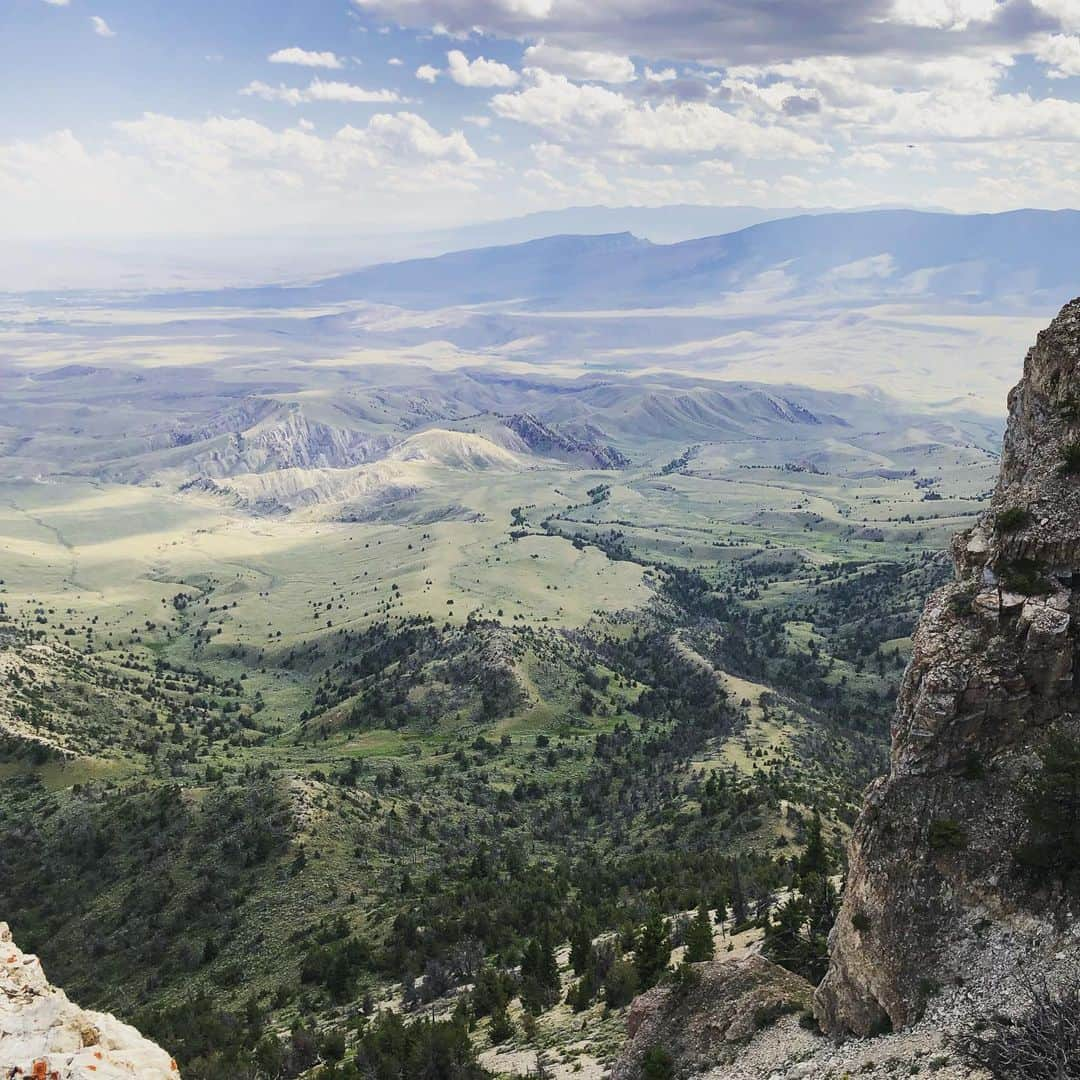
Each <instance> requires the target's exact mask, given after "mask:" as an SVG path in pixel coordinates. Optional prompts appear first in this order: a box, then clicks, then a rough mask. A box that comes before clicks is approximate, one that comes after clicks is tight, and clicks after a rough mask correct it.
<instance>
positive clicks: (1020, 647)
mask: <svg viewBox="0 0 1080 1080" xmlns="http://www.w3.org/2000/svg"><path fill="white" fill-rule="evenodd" d="M953 557H954V560H955V563H956V570H957V579H956V580H955V581H954V582H952V583H950V584H949V585H947V586H945V587H944V588H942V589H940V590H939V591H938V592H936V593H935V594H934V595H933V596H931V597H930V599H929V600H928V601H927V604H926V608H925V610H924V612H923V616H922V619H921V621H920V624H919V628H918V630H917V632H916V634H915V638H914V649H913V654H912V659H911V663H910V665H909V667H908V669H907V672H906V673H905V676H904V681H903V685H902V686H901V690H900V695H899V699H898V703H897V712H896V717H895V721H894V724H893V731H892V752H891V761H890V771H889V774H888V776H886V777H883V778H882V779H880V780H878V781H877V782H875V783H874V784H873V785H872V786H871V788H870V789H869V791H868V793H867V796H866V802H865V805H864V808H863V811H862V814H861V815H860V817H859V820H858V822H857V823H856V826H855V829H854V832H853V836H852V841H851V848H850V868H849V873H848V878H847V886H846V890H845V894H844V903H843V907H842V909H841V912H840V915H839V918H838V919H837V922H836V925H835V927H834V929H833V932H832V936H831V939H830V954H831V963H830V968H829V972H828V975H827V976H826V978H825V981H824V982H823V983H822V985H821V987H820V988H819V989H818V991H817V994H816V999H815V1012H816V1014H817V1017H818V1020H819V1022H820V1023H821V1025H822V1027H823V1028H824V1029H825V1030H827V1031H829V1032H835V1033H845V1032H849V1033H855V1034H860V1035H867V1034H871V1033H873V1032H875V1031H880V1030H883V1029H886V1028H889V1027H895V1028H898V1027H902V1026H904V1025H907V1024H910V1023H911V1022H913V1021H914V1020H916V1019H917V1018H918V1017H919V1015H920V1014H921V1012H922V1010H923V1008H924V1007H925V1005H926V1002H927V999H928V997H929V996H931V995H932V994H934V993H935V992H936V990H937V989H938V988H939V987H941V986H943V985H950V984H961V983H963V982H964V981H965V980H970V979H971V978H972V977H973V976H975V975H976V974H977V972H976V971H975V970H973V965H974V966H977V965H978V964H979V963H980V962H981V961H980V955H981V954H980V951H979V949H978V948H977V947H974V946H975V944H976V942H977V935H978V934H980V933H983V932H985V928H986V926H987V925H989V924H994V925H997V926H1000V927H1003V928H1004V929H1005V930H1006V935H1005V936H1006V937H1007V938H1010V939H1012V940H1015V941H1016V942H1017V949H1018V950H1021V949H1025V948H1026V947H1025V946H1023V945H1022V944H1021V943H1022V942H1025V941H1033V940H1038V939H1039V937H1040V935H1041V934H1042V931H1041V930H1040V929H1039V928H1040V927H1049V926H1051V925H1053V924H1054V922H1055V918H1056V919H1057V920H1058V923H1059V924H1060V918H1061V916H1063V915H1068V914H1069V910H1068V909H1069V904H1070V903H1071V901H1070V899H1069V898H1068V897H1067V896H1062V895H1060V894H1058V895H1055V894H1054V890H1052V889H1049V888H1046V889H1041V890H1040V889H1033V888H1032V887H1031V883H1030V881H1028V880H1025V879H1023V878H1022V875H1021V874H1020V873H1019V872H1018V868H1017V866H1016V863H1015V860H1014V858H1013V854H1012V853H1013V851H1014V850H1016V848H1017V846H1018V845H1019V844H1021V843H1022V842H1023V839H1024V836H1025V830H1026V828H1027V824H1026V821H1025V814H1024V810H1023V799H1022V797H1021V794H1020V792H1021V788H1022V782H1023V780H1024V779H1025V777H1027V776H1029V775H1030V773H1031V771H1032V770H1033V768H1037V767H1038V762H1037V757H1036V754H1035V750H1036V748H1037V747H1038V746H1039V745H1040V744H1041V743H1042V741H1043V740H1044V738H1045V735H1046V732H1047V730H1048V728H1049V727H1051V726H1053V727H1056V728H1059V729H1064V730H1066V731H1068V730H1074V731H1075V726H1076V720H1075V719H1074V718H1080V692H1078V686H1077V682H1076V676H1077V672H1078V671H1080V664H1078V658H1077V642H1078V639H1077V632H1076V630H1077V625H1078V618H1080V300H1074V301H1073V302H1072V303H1070V304H1068V305H1066V307H1065V308H1064V309H1063V310H1062V312H1061V314H1060V315H1059V316H1058V317H1057V318H1056V319H1055V320H1054V322H1053V324H1052V325H1051V326H1050V327H1049V328H1048V329H1047V330H1045V331H1043V332H1042V333H1041V334H1040V335H1039V337H1038V341H1037V343H1036V345H1035V346H1034V347H1033V348H1032V349H1031V350H1030V352H1029V353H1028V356H1027V359H1026V360H1025V364H1024V375H1023V378H1022V379H1021V381H1020V383H1019V384H1018V385H1017V386H1016V387H1015V388H1014V389H1013V391H1012V393H1011V394H1010V395H1009V421H1008V428H1007V431H1006V435H1005V441H1004V450H1003V454H1002V462H1001V475H1000V478H999V481H998V485H997V488H996V490H995V493H994V497H993V500H992V503H991V505H990V508H989V510H988V511H987V512H986V513H985V514H984V515H983V516H982V518H981V520H980V521H979V523H978V524H977V525H976V526H975V527H974V528H973V529H971V530H970V531H968V532H966V533H963V534H961V535H960V536H958V537H957V538H956V539H955V541H954V543H953ZM1042 936H1043V937H1044V938H1045V939H1046V940H1051V939H1052V938H1053V934H1050V933H1046V934H1042ZM1076 959H1077V957H1076V956H1075V955H1071V956H1068V957H1066V956H1061V955H1056V954H1055V955H1050V956H1046V957H1043V956H1041V955H1039V953H1038V950H1037V949H1036V950H1035V951H1034V952H1027V953H1025V954H1024V955H1021V952H1020V951H1018V952H1017V955H1016V956H1015V957H1013V958H1012V960H1013V961H1014V962H1015V964H1016V965H1017V966H1020V965H1026V966H1028V967H1030V966H1032V965H1034V966H1035V967H1036V968H1038V967H1039V966H1040V965H1042V966H1043V967H1044V968H1045V967H1048V966H1049V967H1053V965H1055V964H1057V965H1059V966H1060V965H1062V964H1065V963H1069V962H1075V961H1076ZM995 962H997V963H999V964H1000V962H1001V957H997V958H995ZM993 1007H994V1002H989V1001H988V1002H987V1008H988V1009H992V1008H993Z"/></svg>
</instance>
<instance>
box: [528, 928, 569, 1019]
mask: <svg viewBox="0 0 1080 1080" xmlns="http://www.w3.org/2000/svg"><path fill="white" fill-rule="evenodd" d="M560 990H561V985H560V982H559V965H558V962H557V961H556V959H555V950H554V948H553V947H552V945H551V938H550V935H548V934H547V933H545V934H544V935H543V936H542V937H540V938H533V940H532V941H530V942H529V944H528V945H527V946H526V948H525V953H524V955H523V956H522V958H521V1004H522V1005H523V1006H524V1007H525V1009H526V1010H527V1011H528V1012H531V1013H538V1012H543V1011H544V1010H545V1009H547V1008H549V1007H550V1006H552V1005H554V1004H555V1002H556V1001H558V1000H559V993H560Z"/></svg>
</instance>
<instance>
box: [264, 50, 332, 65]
mask: <svg viewBox="0 0 1080 1080" xmlns="http://www.w3.org/2000/svg"><path fill="white" fill-rule="evenodd" d="M266 59H267V60H269V61H270V63H271V64H298V65H299V66H300V67H314V68H340V67H341V66H342V65H341V60H340V59H339V58H338V57H337V55H336V54H334V53H332V52H312V51H310V50H309V49H301V48H300V47H299V46H296V45H294V46H292V47H291V48H288V49H278V50H277V52H272V53H271V54H270V55H269V56H268V57H267V58H266Z"/></svg>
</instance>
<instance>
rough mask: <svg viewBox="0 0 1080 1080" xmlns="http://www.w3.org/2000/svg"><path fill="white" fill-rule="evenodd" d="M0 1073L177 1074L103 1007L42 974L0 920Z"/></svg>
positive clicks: (92, 1078)
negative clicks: (76, 999)
mask: <svg viewBox="0 0 1080 1080" xmlns="http://www.w3.org/2000/svg"><path fill="white" fill-rule="evenodd" d="M0 1076H4V1077H26V1078H27V1080H30V1078H31V1077H32V1078H34V1080H131V1078H132V1077H138V1078H139V1080H179V1077H180V1072H179V1070H178V1069H177V1067H176V1062H175V1061H173V1060H172V1059H171V1058H170V1057H169V1055H168V1054H167V1053H165V1051H164V1050H162V1049H161V1047H159V1046H156V1045H155V1044H154V1043H152V1042H150V1041H149V1040H148V1039H144V1038H143V1037H142V1035H140V1034H139V1033H138V1032H137V1031H136V1030H135V1029H134V1028H133V1027H131V1026H129V1025H128V1024H123V1023H121V1022H120V1021H119V1020H117V1019H116V1017H115V1016H109V1015H108V1014H106V1013H98V1012H87V1011H86V1010H84V1009H80V1008H79V1007H78V1006H77V1005H74V1004H72V1003H71V1002H70V1001H68V998H67V995H66V994H65V993H64V992H63V990H57V989H56V988H55V987H53V986H51V985H50V984H49V980H48V979H46V978H45V972H44V971H43V970H42V968H41V962H40V961H39V960H38V958H37V957H36V956H30V955H28V954H26V953H24V952H22V950H21V949H19V948H18V946H16V945H15V944H14V943H13V942H12V940H11V931H10V930H9V929H8V926H7V923H2V922H0Z"/></svg>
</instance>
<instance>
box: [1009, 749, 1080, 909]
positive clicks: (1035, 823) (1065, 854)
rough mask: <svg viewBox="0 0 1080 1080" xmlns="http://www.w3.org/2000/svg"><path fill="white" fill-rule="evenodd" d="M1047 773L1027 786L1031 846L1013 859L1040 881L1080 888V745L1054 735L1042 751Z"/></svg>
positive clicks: (1026, 844)
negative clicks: (1048, 880)
mask: <svg viewBox="0 0 1080 1080" xmlns="http://www.w3.org/2000/svg"><path fill="white" fill-rule="evenodd" d="M1039 760H1040V762H1041V763H1042V770H1041V771H1040V772H1039V773H1038V775H1037V776H1035V777H1034V778H1033V779H1032V780H1031V781H1030V782H1029V785H1028V788H1027V790H1026V791H1025V792H1024V795H1025V800H1024V802H1025V810H1026V812H1027V818H1028V840H1027V842H1026V843H1025V844H1023V845H1022V846H1021V847H1019V848H1018V849H1017V850H1016V851H1015V852H1014V853H1013V854H1014V856H1015V858H1016V860H1017V862H1019V863H1020V864H1021V865H1023V866H1026V867H1027V868H1028V869H1029V870H1031V871H1032V872H1033V875H1035V876H1037V878H1038V879H1039V880H1040V881H1043V880H1045V879H1046V878H1047V877H1053V878H1056V879H1057V880H1058V881H1059V882H1060V883H1061V884H1062V885H1064V886H1067V887H1069V888H1075V887H1076V886H1077V885H1078V884H1080V739H1075V738H1073V737H1072V736H1070V735H1067V734H1065V733H1064V732H1054V733H1053V734H1052V735H1051V736H1050V737H1049V739H1048V740H1047V742H1046V745H1045V746H1043V747H1042V748H1041V749H1040V750H1039Z"/></svg>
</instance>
